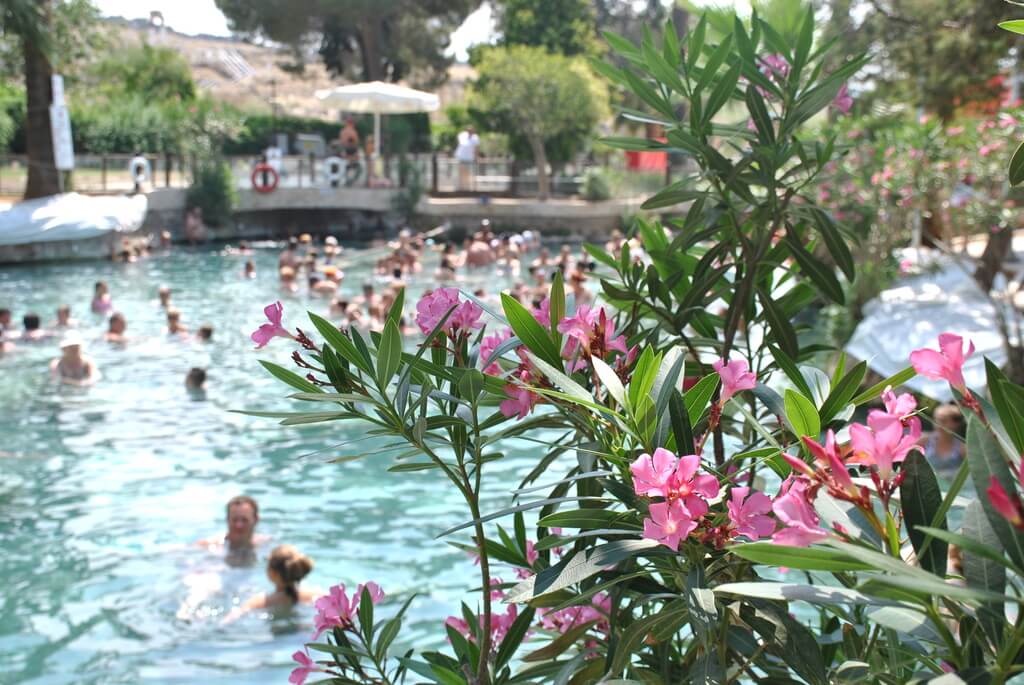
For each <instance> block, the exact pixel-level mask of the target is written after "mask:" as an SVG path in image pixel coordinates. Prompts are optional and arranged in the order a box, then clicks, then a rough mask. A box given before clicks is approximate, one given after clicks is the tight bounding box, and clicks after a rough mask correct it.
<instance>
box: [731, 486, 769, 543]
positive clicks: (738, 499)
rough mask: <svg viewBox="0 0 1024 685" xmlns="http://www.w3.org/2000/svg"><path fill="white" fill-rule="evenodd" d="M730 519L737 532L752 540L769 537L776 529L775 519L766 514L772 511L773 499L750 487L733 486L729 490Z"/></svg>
mask: <svg viewBox="0 0 1024 685" xmlns="http://www.w3.org/2000/svg"><path fill="white" fill-rule="evenodd" d="M726 506H727V507H728V509H729V520H730V521H731V522H732V525H733V526H735V527H736V531H735V534H736V535H743V536H745V537H747V538H749V539H751V540H757V539H760V538H764V537H768V536H769V535H771V534H772V533H773V532H774V531H775V521H773V520H772V519H771V517H769V516H766V514H769V513H771V510H772V501H771V499H770V498H769V497H768V495H766V494H764V493H763V492H756V491H752V490H751V489H750V488H746V487H743V488H733V489H732V490H730V491H729V502H728V503H727V505H726Z"/></svg>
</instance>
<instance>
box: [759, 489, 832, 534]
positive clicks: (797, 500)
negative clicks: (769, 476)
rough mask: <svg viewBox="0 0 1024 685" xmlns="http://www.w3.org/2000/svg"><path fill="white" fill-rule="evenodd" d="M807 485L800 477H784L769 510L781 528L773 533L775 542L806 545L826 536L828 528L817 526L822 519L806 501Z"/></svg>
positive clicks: (808, 501)
mask: <svg viewBox="0 0 1024 685" xmlns="http://www.w3.org/2000/svg"><path fill="white" fill-rule="evenodd" d="M808 487H809V484H808V483H807V481H806V480H804V479H802V478H794V477H793V476H790V477H789V478H787V479H786V480H785V481H784V482H783V484H782V487H781V488H780V489H779V494H778V496H776V498H775V501H774V502H772V511H773V512H775V516H776V518H778V520H779V521H780V522H781V523H782V525H783V528H781V529H780V530H779V531H778V532H776V533H775V534H774V535H773V536H772V542H774V543H775V544H777V545H789V546H791V547H807V546H808V545H811V544H813V543H815V542H820V541H821V540H824V539H825V538H827V537H828V531H826V530H823V529H822V528H821V526H820V522H821V519H819V518H818V514H817V512H815V511H814V505H813V504H812V503H811V502H810V500H809V495H808Z"/></svg>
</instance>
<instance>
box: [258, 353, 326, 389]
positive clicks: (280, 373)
mask: <svg viewBox="0 0 1024 685" xmlns="http://www.w3.org/2000/svg"><path fill="white" fill-rule="evenodd" d="M260 364H262V365H263V368H264V369H266V370H267V371H269V372H270V373H271V374H272V375H273V376H274V377H275V378H277V379H278V380H281V381H284V382H285V383H287V384H288V385H290V386H292V387H293V388H295V389H296V390H301V391H302V392H312V393H322V392H323V389H322V388H320V386H318V385H315V384H313V383H310V382H309V381H307V380H306V379H305V378H303V377H302V376H300V375H299V374H297V373H295V372H293V371H289V370H288V369H286V368H284V367H283V366H278V365H277V364H275V363H274V362H268V361H264V360H262V359H261V360H260Z"/></svg>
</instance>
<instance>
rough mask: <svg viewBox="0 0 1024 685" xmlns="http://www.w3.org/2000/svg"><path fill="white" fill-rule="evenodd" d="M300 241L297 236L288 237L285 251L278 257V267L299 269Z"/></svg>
mask: <svg viewBox="0 0 1024 685" xmlns="http://www.w3.org/2000/svg"><path fill="white" fill-rule="evenodd" d="M298 247H299V241H298V240H296V239H295V238H289V239H288V246H287V247H286V248H284V252H282V253H281V256H280V257H278V258H277V268H278V269H283V268H285V267H288V268H289V269H297V268H298V267H299V255H298V252H297V250H298Z"/></svg>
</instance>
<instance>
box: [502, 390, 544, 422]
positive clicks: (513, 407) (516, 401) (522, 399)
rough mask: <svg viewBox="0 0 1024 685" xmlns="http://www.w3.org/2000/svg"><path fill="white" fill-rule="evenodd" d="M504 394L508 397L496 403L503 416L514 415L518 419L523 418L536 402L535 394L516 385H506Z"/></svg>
mask: <svg viewBox="0 0 1024 685" xmlns="http://www.w3.org/2000/svg"><path fill="white" fill-rule="evenodd" d="M505 394H506V395H508V397H509V399H507V400H503V401H502V403H501V404H500V405H498V410H499V411H500V412H501V413H502V415H503V416H507V417H509V418H512V417H513V416H515V417H517V418H519V419H525V418H526V415H527V414H529V413H530V412H531V411H532V410H533V405H535V404H537V396H536V395H535V394H533V393H532V392H530V391H529V390H527V389H526V388H524V387H521V386H518V385H506V386H505Z"/></svg>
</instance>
